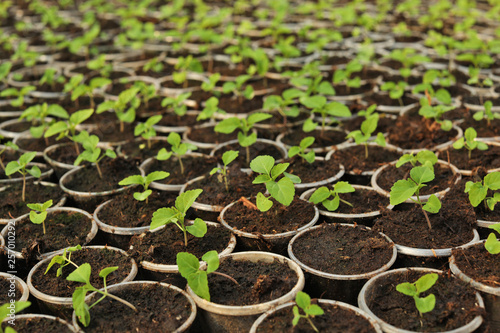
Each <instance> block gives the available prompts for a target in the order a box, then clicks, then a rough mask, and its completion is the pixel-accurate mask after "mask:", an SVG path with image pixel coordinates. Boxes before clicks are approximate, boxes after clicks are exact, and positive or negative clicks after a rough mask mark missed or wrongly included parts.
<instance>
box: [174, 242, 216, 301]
mask: <svg viewBox="0 0 500 333" xmlns="http://www.w3.org/2000/svg"><path fill="white" fill-rule="evenodd" d="M201 260H203V261H205V262H206V263H207V269H206V270H201V269H200V261H199V260H198V258H196V257H195V256H194V255H192V254H191V253H188V252H179V253H177V259H176V263H177V267H178V268H179V273H181V276H182V277H183V278H185V279H186V280H187V283H188V285H189V287H190V288H191V289H192V290H193V292H194V293H195V294H196V295H198V296H200V297H201V298H203V299H205V300H207V301H209V302H210V291H209V290H208V274H210V273H215V270H216V269H217V268H219V254H218V253H217V251H209V252H207V253H205V254H204V255H203V257H201ZM224 275H225V274H224Z"/></svg>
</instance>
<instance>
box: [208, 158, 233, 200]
mask: <svg viewBox="0 0 500 333" xmlns="http://www.w3.org/2000/svg"><path fill="white" fill-rule="evenodd" d="M238 155H239V152H237V151H235V150H229V151H226V152H225V153H224V154H222V164H224V166H223V167H222V168H213V169H212V170H211V171H210V175H213V174H215V173H218V175H217V178H218V179H219V182H221V183H222V182H224V185H225V186H226V191H227V192H229V182H228V180H227V176H228V169H227V166H228V165H229V163H231V162H232V161H234V160H235V159H236V158H237V157H238Z"/></svg>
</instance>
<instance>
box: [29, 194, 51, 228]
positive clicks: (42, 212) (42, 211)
mask: <svg viewBox="0 0 500 333" xmlns="http://www.w3.org/2000/svg"><path fill="white" fill-rule="evenodd" d="M26 206H28V208H29V209H31V211H30V221H31V222H33V223H34V224H42V225H43V234H44V235H45V234H46V230H45V219H46V218H47V209H48V208H49V207H50V206H52V200H48V201H45V202H44V203H43V204H41V203H32V204H26ZM37 211H38V212H39V213H37Z"/></svg>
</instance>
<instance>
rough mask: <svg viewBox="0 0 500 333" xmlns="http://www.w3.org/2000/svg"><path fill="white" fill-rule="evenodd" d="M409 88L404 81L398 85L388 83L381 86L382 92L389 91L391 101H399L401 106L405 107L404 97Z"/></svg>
mask: <svg viewBox="0 0 500 333" xmlns="http://www.w3.org/2000/svg"><path fill="white" fill-rule="evenodd" d="M407 86H408V83H406V82H404V81H399V82H398V83H396V82H392V81H388V82H385V83H384V84H382V85H381V86H380V90H382V91H388V92H389V97H390V98H391V99H397V100H398V101H399V105H400V106H403V105H404V104H403V99H402V97H403V95H404V93H405V89H406V87H407Z"/></svg>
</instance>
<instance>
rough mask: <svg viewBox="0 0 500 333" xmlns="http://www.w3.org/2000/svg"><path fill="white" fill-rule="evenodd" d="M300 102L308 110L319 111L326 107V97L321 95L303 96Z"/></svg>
mask: <svg viewBox="0 0 500 333" xmlns="http://www.w3.org/2000/svg"><path fill="white" fill-rule="evenodd" d="M300 102H301V103H302V104H303V105H304V106H305V107H306V108H308V109H319V108H322V107H323V106H325V104H326V97H324V96H320V95H316V96H303V97H301V98H300Z"/></svg>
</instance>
